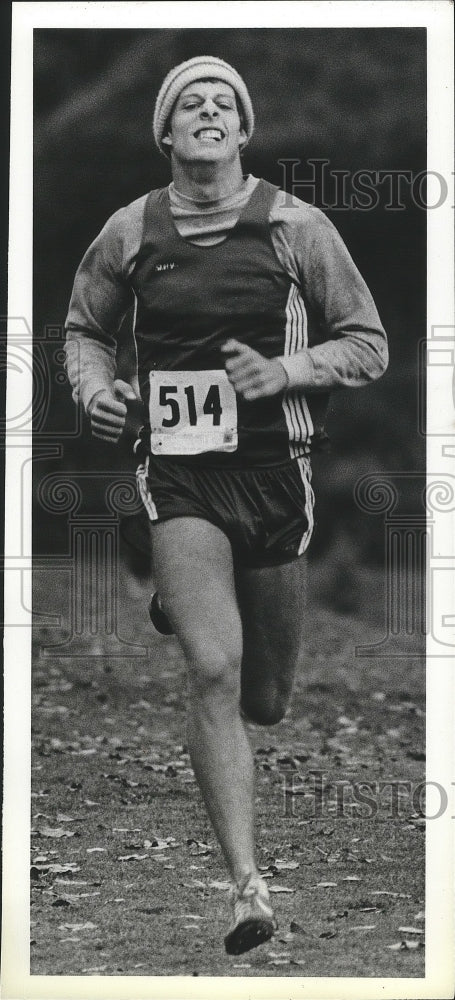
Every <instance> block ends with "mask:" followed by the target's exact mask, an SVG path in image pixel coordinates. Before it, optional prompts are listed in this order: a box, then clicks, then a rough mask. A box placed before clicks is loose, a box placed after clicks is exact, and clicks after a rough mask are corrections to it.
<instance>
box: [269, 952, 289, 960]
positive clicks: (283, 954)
mask: <svg viewBox="0 0 455 1000" xmlns="http://www.w3.org/2000/svg"><path fill="white" fill-rule="evenodd" d="M268 955H269V958H290V957H291V952H290V951H269V952H268Z"/></svg>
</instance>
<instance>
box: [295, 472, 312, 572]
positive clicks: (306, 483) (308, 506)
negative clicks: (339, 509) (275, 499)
mask: <svg viewBox="0 0 455 1000" xmlns="http://www.w3.org/2000/svg"><path fill="white" fill-rule="evenodd" d="M297 465H298V467H299V472H300V475H301V477H302V483H303V487H304V490H305V497H306V502H305V513H306V516H307V518H308V528H307V529H306V531H305V532H304V534H303V535H302V538H301V539H300V545H299V551H298V554H299V556H301V555H303V553H304V552H305V551H306V549H307V548H308V546H309V544H310V541H311V536H312V534H313V528H314V518H313V507H314V493H313V489H312V486H311V462H310V459H309V458H306V457H303V456H302V457H301V458H298V459H297Z"/></svg>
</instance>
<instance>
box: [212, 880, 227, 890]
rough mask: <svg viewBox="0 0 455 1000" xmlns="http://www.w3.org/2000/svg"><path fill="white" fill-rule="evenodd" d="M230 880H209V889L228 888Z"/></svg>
mask: <svg viewBox="0 0 455 1000" xmlns="http://www.w3.org/2000/svg"><path fill="white" fill-rule="evenodd" d="M230 888H231V882H209V889H223V890H225V889H230Z"/></svg>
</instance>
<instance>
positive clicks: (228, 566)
mask: <svg viewBox="0 0 455 1000" xmlns="http://www.w3.org/2000/svg"><path fill="white" fill-rule="evenodd" d="M152 549H153V567H154V576H155V580H156V583H157V586H158V590H159V593H160V597H161V599H162V602H163V606H164V608H165V610H166V614H167V615H168V616H169V619H170V621H171V624H172V625H173V628H174V631H175V634H176V636H177V637H178V639H179V641H180V643H181V645H182V648H183V651H184V654H185V657H186V660H187V664H188V676H189V705H188V747H189V753H190V757H191V762H192V765H193V768H194V772H195V775H196V778H197V781H198V783H199V786H200V789H201V792H202V795H203V798H204V801H205V805H206V807H207V811H208V813H209V816H210V819H211V821H212V824H213V827H214V829H215V832H216V835H217V837H218V840H219V842H220V844H221V847H222V849H223V852H224V855H225V857H226V861H227V864H228V866H229V869H230V872H231V875H232V877H233V878H234V879H235V881H237V882H240V880H242V879H244V878H245V875H247V874H248V873H251V872H255V871H256V870H257V869H256V864H255V860H254V833H253V803H254V771H253V759H252V753H251V749H250V746H249V742H248V738H247V735H246V732H245V728H244V724H243V721H242V719H241V716H240V713H239V707H240V664H241V658H242V628H241V620H240V614H239V610H238V605H237V597H236V592H235V584H234V573H233V565H232V553H231V547H230V543H229V542H228V540H227V538H226V536H225V535H224V534H223V532H222V531H220V530H219V529H218V528H216V527H215V526H214V525H212V524H210V523H209V522H208V521H205V520H202V519H199V518H193V517H178V518H173V519H172V520H169V521H165V522H163V523H161V524H157V525H153V527H152Z"/></svg>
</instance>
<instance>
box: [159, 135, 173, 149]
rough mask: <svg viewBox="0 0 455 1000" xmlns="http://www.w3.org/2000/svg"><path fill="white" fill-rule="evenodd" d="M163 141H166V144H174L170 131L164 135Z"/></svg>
mask: <svg viewBox="0 0 455 1000" xmlns="http://www.w3.org/2000/svg"><path fill="white" fill-rule="evenodd" d="M161 142H162V143H164V144H165V145H166V146H172V139H171V136H170V135H169V133H168V135H163V138H162V140H161Z"/></svg>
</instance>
